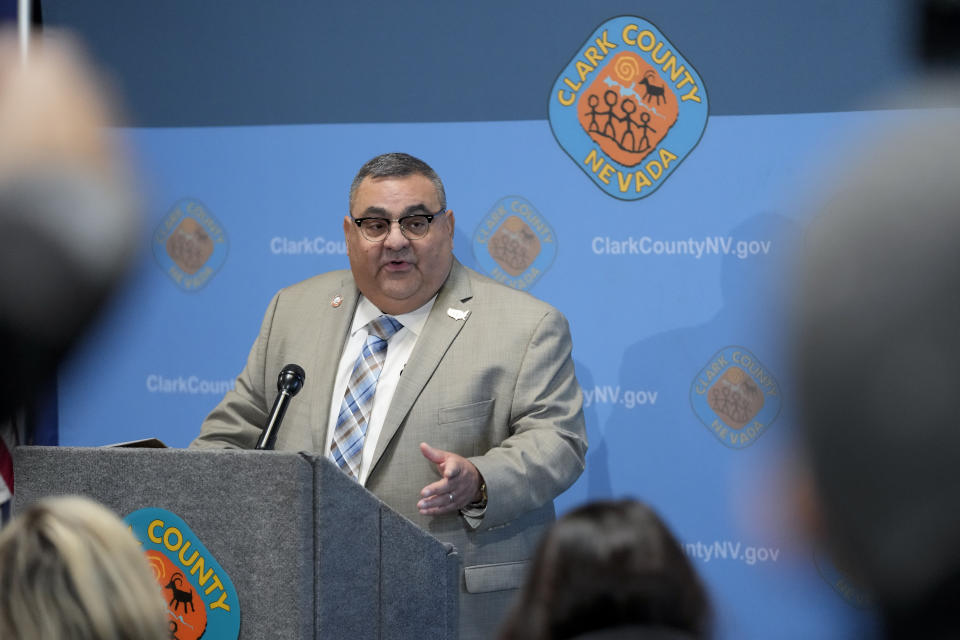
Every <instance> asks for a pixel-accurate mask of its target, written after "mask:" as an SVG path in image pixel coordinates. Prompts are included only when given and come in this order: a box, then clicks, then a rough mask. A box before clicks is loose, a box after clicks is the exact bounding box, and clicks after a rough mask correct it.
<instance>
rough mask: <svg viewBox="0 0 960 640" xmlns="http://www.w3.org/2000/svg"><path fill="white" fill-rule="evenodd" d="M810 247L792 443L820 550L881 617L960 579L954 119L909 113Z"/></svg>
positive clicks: (855, 171) (870, 154)
mask: <svg viewBox="0 0 960 640" xmlns="http://www.w3.org/2000/svg"><path fill="white" fill-rule="evenodd" d="M915 113H916V115H912V116H911V117H912V120H909V121H908V120H905V119H903V120H899V121H897V122H896V123H895V124H896V127H893V126H892V125H890V124H888V125H887V126H888V127H891V128H890V130H887V131H884V132H883V136H882V137H881V138H880V142H879V144H875V145H873V146H872V147H871V148H869V149H866V150H864V151H863V152H862V153H861V154H860V155H859V156H858V157H857V158H856V159H855V161H853V162H850V163H849V168H848V169H847V171H846V175H845V176H844V179H843V182H842V183H841V184H840V185H839V187H838V188H837V189H836V190H835V192H834V193H833V194H832V198H830V200H829V202H828V203H827V205H826V206H825V207H824V209H823V210H822V211H821V215H820V216H819V217H818V218H817V219H816V220H814V222H813V224H812V225H811V228H810V230H809V233H808V238H807V247H806V248H807V253H808V255H807V256H806V260H805V263H804V265H803V269H802V281H801V286H800V301H799V302H800V304H799V307H798V309H797V313H796V319H797V325H798V326H797V331H796V340H795V345H794V347H795V349H796V353H795V356H796V362H797V376H798V380H797V381H798V383H799V389H798V391H799V395H798V397H797V406H798V407H799V408H800V412H801V414H802V420H801V425H800V426H801V435H802V436H803V440H804V444H805V445H806V453H807V455H808V458H809V464H810V470H811V472H812V475H813V478H814V486H815V487H816V490H817V493H818V496H817V498H818V502H819V503H820V506H821V507H822V511H823V513H824V516H825V521H826V524H827V529H828V533H829V537H830V543H831V545H832V547H833V550H834V551H835V552H836V553H838V555H839V559H840V560H841V561H842V562H843V564H844V565H845V566H846V567H848V568H849V569H850V570H851V571H852V573H853V574H855V575H856V577H857V579H858V580H860V581H862V586H863V587H866V588H868V589H869V590H870V591H871V592H873V595H874V596H875V597H876V598H877V599H878V601H879V602H880V603H881V604H891V603H906V602H912V601H914V600H915V599H916V598H918V597H921V596H920V594H923V593H925V592H928V591H929V590H930V589H932V588H933V586H934V585H937V584H940V583H942V582H943V581H944V580H947V579H948V578H949V576H951V575H953V576H956V575H960V546H958V544H957V540H958V539H960V517H958V516H957V513H956V508H957V507H956V505H957V501H958V500H960V465H958V464H957V454H956V452H957V450H958V448H960V429H958V428H957V407H956V395H957V389H958V388H960V366H958V364H957V363H958V360H960V329H958V327H960V300H958V292H960V259H958V252H957V243H958V238H960V179H958V177H960V147H958V145H957V140H960V118H957V117H956V115H955V112H953V111H944V112H941V113H939V114H938V113H937V112H931V111H927V112H915Z"/></svg>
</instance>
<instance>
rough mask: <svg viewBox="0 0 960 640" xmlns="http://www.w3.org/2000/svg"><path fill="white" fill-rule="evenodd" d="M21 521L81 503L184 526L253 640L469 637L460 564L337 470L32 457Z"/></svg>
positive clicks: (291, 460)
mask: <svg viewBox="0 0 960 640" xmlns="http://www.w3.org/2000/svg"><path fill="white" fill-rule="evenodd" d="M13 457H14V470H15V477H16V492H15V495H14V506H13V508H14V512H18V511H22V510H23V509H24V508H25V507H26V506H27V505H29V504H30V503H32V502H35V501H36V500H38V499H39V498H42V497H44V496H48V495H57V494H80V495H86V496H89V497H91V498H94V499H96V500H99V501H100V502H102V503H103V504H105V505H106V506H108V507H110V508H111V509H113V510H114V511H116V512H117V513H118V514H120V515H121V516H125V515H127V514H128V513H131V512H132V511H135V510H137V509H140V508H144V507H159V508H163V509H167V510H168V511H172V512H173V513H175V514H177V515H178V516H180V517H181V518H182V519H183V520H184V521H185V522H186V523H187V524H188V525H189V526H190V528H191V529H192V530H193V532H194V533H195V534H196V535H197V536H198V537H199V538H200V540H201V541H202V542H203V543H204V545H206V547H207V549H208V550H209V551H210V553H212V554H213V556H214V557H215V558H216V559H217V561H218V562H219V563H220V565H221V566H222V567H223V568H224V570H225V571H226V572H227V574H228V575H229V576H230V578H231V580H232V581H233V584H234V587H235V588H236V590H237V596H238V598H239V600H240V612H241V622H240V638H243V639H250V640H253V639H258V640H259V639H261V638H263V639H267V638H269V639H274V638H284V639H286V638H290V639H300V638H302V639H307V638H318V639H319V638H350V639H355V640H366V639H374V638H400V639H405V638H410V639H416V640H423V639H436V640H449V639H450V638H456V637H457V622H458V598H459V585H458V580H459V577H458V576H459V566H460V559H459V556H458V555H457V553H456V551H455V550H454V549H453V548H452V547H450V546H449V545H444V544H443V543H440V542H439V541H437V540H436V539H435V538H433V537H432V536H430V535H429V534H427V533H425V532H424V531H422V530H421V529H419V528H418V527H417V526H416V525H414V524H413V523H411V522H410V521H408V520H406V519H405V518H403V517H402V516H400V515H398V514H397V513H396V512H394V511H392V510H391V509H390V508H389V507H387V506H386V505H384V504H383V503H382V502H380V501H379V500H378V499H377V498H376V497H375V496H374V495H373V494H371V493H370V492H368V491H367V490H366V489H364V488H363V487H361V486H360V485H358V484H357V483H356V482H354V481H353V480H351V479H350V478H348V477H347V476H346V475H344V474H343V473H342V472H341V471H340V470H339V469H338V468H337V467H336V466H335V465H334V464H333V463H332V462H330V461H329V460H327V459H326V458H318V457H314V456H311V455H308V454H295V453H285V452H274V451H230V450H222V451H199V450H198V451H194V450H184V449H124V448H76V447H19V448H17V449H15V451H14V454H13Z"/></svg>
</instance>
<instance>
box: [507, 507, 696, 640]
mask: <svg viewBox="0 0 960 640" xmlns="http://www.w3.org/2000/svg"><path fill="white" fill-rule="evenodd" d="M707 622H708V603H707V596H706V593H705V591H704V589H703V587H702V585H701V583H700V580H699V578H698V577H697V575H696V572H695V571H694V569H693V567H692V566H691V565H690V562H689V560H688V559H687V556H686V554H685V553H684V551H683V549H682V548H681V547H680V544H679V543H678V542H677V541H676V539H675V538H674V537H673V535H672V534H671V533H670V531H669V530H668V529H667V527H666V525H665V524H664V523H663V521H661V520H660V518H659V517H658V516H657V515H656V513H654V512H653V511H652V510H651V509H650V508H649V507H647V506H646V505H644V504H641V503H639V502H636V501H634V500H621V501H601V502H594V503H590V504H587V505H585V506H582V507H579V508H577V509H574V510H573V511H570V512H569V513H567V514H566V515H564V516H563V517H561V518H560V519H559V520H557V522H556V523H555V524H554V525H553V527H552V528H551V529H550V530H549V531H548V533H547V534H546V536H545V537H544V539H543V540H542V541H541V543H540V546H539V548H538V550H537V553H536V555H535V556H534V559H533V563H532V565H531V568H530V573H529V575H528V577H527V581H526V583H525V584H524V586H523V589H522V590H521V592H520V595H519V596H518V597H517V601H516V605H515V607H514V610H513V612H512V613H511V615H510V617H509V618H508V620H507V622H506V624H505V626H504V628H503V632H502V635H501V640H520V639H524V640H548V639H549V640H560V639H562V638H587V637H589V638H595V637H596V638H601V637H603V638H606V637H611V638H613V637H617V638H620V637H624V638H627V637H646V638H661V637H662V638H689V637H702V636H703V635H704V634H705V633H706V627H707Z"/></svg>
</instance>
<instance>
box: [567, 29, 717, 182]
mask: <svg viewBox="0 0 960 640" xmlns="http://www.w3.org/2000/svg"><path fill="white" fill-rule="evenodd" d="M708 111H709V109H708V105H707V91H706V88H705V87H704V85H703V80H701V79H700V76H699V75H698V74H697V72H696V70H694V68H693V66H692V65H691V64H690V62H689V61H688V60H686V59H685V58H684V57H683V56H682V55H681V54H680V52H679V51H678V50H677V48H676V46H674V45H673V44H672V43H671V42H670V41H669V40H667V38H666V36H664V35H663V34H662V33H661V32H660V30H659V29H657V28H656V27H655V26H654V25H653V24H651V23H650V22H647V21H646V20H644V19H643V18H638V17H636V16H619V17H616V18H612V19H610V20H608V21H606V22H604V23H603V24H602V25H600V26H599V27H597V29H596V30H595V31H594V32H593V33H592V34H591V35H590V36H589V37H588V38H587V40H586V42H584V44H583V45H582V46H581V47H580V49H579V50H578V51H577V53H576V54H575V55H574V56H573V58H572V59H571V60H570V62H569V63H568V64H567V66H566V67H564V69H563V70H562V71H561V72H560V75H558V76H557V80H556V81H555V82H554V83H553V88H552V90H551V92H550V103H549V117H550V128H551V129H553V135H554V136H555V137H556V139H557V142H558V143H560V146H561V147H562V148H563V150H564V151H566V152H567V154H568V155H569V156H570V158H571V159H572V160H573V161H574V162H575V163H576V164H577V166H578V167H580V168H581V169H582V170H583V171H584V173H586V174H587V175H588V176H590V179H591V180H593V182H594V183H595V184H596V185H597V186H598V187H600V188H601V189H602V190H603V191H604V192H606V193H607V194H609V195H611V196H613V197H615V198H620V199H621V200H638V199H640V198H645V197H646V196H648V195H650V194H651V193H653V192H654V191H656V190H657V189H658V188H659V187H660V185H662V184H663V182H664V181H665V180H666V179H667V178H668V177H669V176H670V175H671V174H672V173H673V172H674V171H675V170H676V168H677V166H678V165H679V164H680V163H681V162H682V161H683V160H684V158H686V157H687V155H689V154H690V152H691V151H692V150H693V148H694V147H696V146H697V143H698V142H700V138H701V137H702V136H703V131H704V129H705V128H706V126H707V115H708Z"/></svg>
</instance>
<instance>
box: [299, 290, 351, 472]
mask: <svg viewBox="0 0 960 640" xmlns="http://www.w3.org/2000/svg"><path fill="white" fill-rule="evenodd" d="M338 296H339V297H340V303H339V304H338V305H337V306H334V303H335V302H336V299H337V297H338ZM359 300H360V294H359V292H358V291H357V287H356V285H355V284H354V282H353V278H352V277H351V276H349V275H347V276H344V278H343V280H341V281H340V286H339V287H337V288H334V289H331V290H330V291H329V292H328V293H326V295H324V296H323V297H322V298H321V299H320V304H321V305H323V306H322V308H321V309H320V311H319V314H320V318H319V322H318V324H317V326H315V327H313V330H314V331H316V332H317V341H316V347H315V349H314V351H313V358H312V359H311V361H310V364H312V365H313V369H314V373H313V375H312V376H311V375H310V373H308V374H307V384H311V381H310V378H311V377H312V378H313V382H312V384H314V385H315V386H314V388H315V389H318V390H319V392H318V393H316V394H314V395H315V397H314V399H313V408H312V414H313V415H312V420H311V424H313V425H314V428H313V429H312V431H313V450H314V451H319V452H321V455H326V451H324V450H323V449H324V446H323V445H324V442H325V441H326V440H325V439H326V435H327V425H328V422H329V420H330V402H331V399H332V393H331V391H330V390H331V389H333V385H334V384H335V383H336V378H337V365H338V364H339V362H340V354H341V353H342V352H343V345H344V344H346V341H347V335H348V334H349V333H350V326H351V325H352V324H353V314H354V312H355V311H356V308H357V302H358V301H359ZM308 330H309V329H308ZM305 368H306V367H305ZM307 371H308V372H309V371H310V369H309V368H307Z"/></svg>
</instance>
